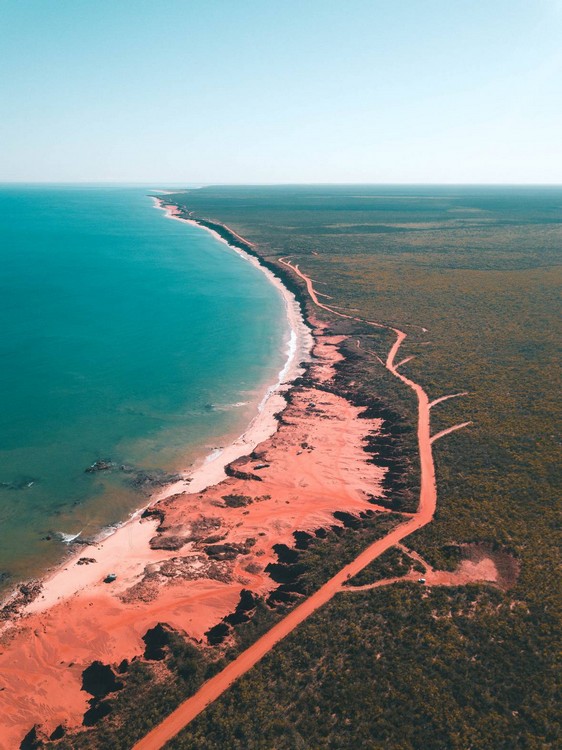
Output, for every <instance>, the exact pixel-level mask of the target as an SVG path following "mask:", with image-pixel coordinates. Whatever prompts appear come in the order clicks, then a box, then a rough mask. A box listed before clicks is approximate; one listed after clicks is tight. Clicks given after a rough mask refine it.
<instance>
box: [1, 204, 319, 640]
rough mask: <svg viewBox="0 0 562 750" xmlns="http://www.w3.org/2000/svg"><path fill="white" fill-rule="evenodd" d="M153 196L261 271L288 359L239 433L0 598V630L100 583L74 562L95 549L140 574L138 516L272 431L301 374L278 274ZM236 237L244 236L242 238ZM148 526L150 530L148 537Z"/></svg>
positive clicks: (91, 570) (293, 311)
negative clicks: (275, 296) (276, 299)
mask: <svg viewBox="0 0 562 750" xmlns="http://www.w3.org/2000/svg"><path fill="white" fill-rule="evenodd" d="M153 201H154V203H155V206H154V207H155V208H158V209H159V210H163V211H164V213H165V217H166V218H170V219H174V220H177V221H182V222H185V223H187V224H190V225H192V226H197V227H199V228H200V229H203V230H205V231H207V232H209V233H211V234H212V235H213V236H214V237H215V239H217V240H219V241H220V242H221V243H223V244H225V245H226V246H227V247H228V248H230V249H231V250H234V251H235V252H236V253H237V254H238V255H239V256H240V257H242V258H243V259H244V260H245V261H247V262H249V263H251V264H252V265H253V266H254V267H256V268H259V269H260V270H261V271H262V272H263V273H264V275H265V276H266V278H267V279H268V281H269V282H270V283H271V284H272V285H273V286H275V288H276V289H277V290H278V292H279V293H280V295H281V297H282V299H283V303H284V307H285V314H286V316H287V321H288V324H289V341H288V342H287V344H286V346H287V359H286V361H285V364H284V365H283V367H282V369H281V370H280V372H279V374H278V377H277V380H276V381H275V382H274V383H272V384H270V385H268V386H266V391H265V394H264V395H263V397H262V398H261V400H260V401H259V403H258V404H257V413H256V414H255V416H254V417H253V418H252V420H251V421H250V423H249V425H248V426H247V428H246V429H245V430H244V431H243V432H242V433H241V434H240V435H238V436H236V437H235V438H234V439H232V440H230V442H228V443H227V445H226V446H224V447H221V448H220V449H213V450H212V451H211V452H210V453H208V454H205V455H203V456H201V457H200V458H199V459H197V460H196V461H195V463H194V465H193V467H192V469H191V470H190V471H189V472H185V473H183V476H182V479H181V480H179V481H177V482H174V483H171V484H169V485H167V486H165V487H164V488H162V489H160V490H158V491H156V492H154V493H153V494H152V495H151V496H150V498H149V499H148V502H146V503H144V504H143V505H142V506H141V507H139V508H137V509H136V510H135V511H133V512H132V513H131V514H130V515H129V517H128V518H126V519H125V520H124V521H123V522H122V523H121V524H120V525H118V526H114V527H111V528H105V529H102V530H101V531H100V532H99V534H98V535H97V536H96V538H95V539H94V540H93V541H92V543H91V544H88V545H80V546H79V547H78V548H77V549H75V550H69V553H68V555H67V556H66V557H65V558H64V559H63V560H62V561H61V562H60V563H58V564H57V565H56V566H54V567H53V568H50V569H48V570H47V571H45V573H44V574H43V575H41V576H39V577H37V578H35V579H33V580H31V581H27V582H20V583H18V584H17V585H16V587H15V588H14V589H12V591H10V592H9V593H7V594H6V595H5V596H4V597H3V598H2V599H1V600H0V612H1V611H2V610H4V611H6V610H8V612H9V616H8V617H5V618H4V622H1V621H0V635H2V634H4V633H5V632H6V631H7V630H9V629H10V628H11V627H13V626H14V625H16V624H18V622H19V621H20V620H21V618H22V617H25V616H26V615H27V614H33V613H39V612H43V611H44V610H47V609H49V608H50V607H52V606H54V605H55V604H59V603H61V602H62V601H64V600H65V599H68V598H69V597H71V596H73V595H74V594H77V593H78V592H80V591H82V590H83V589H86V588H88V587H91V586H93V585H96V584H97V583H99V578H100V571H99V569H98V570H96V569H95V566H94V567H92V566H90V565H79V560H80V559H83V558H93V556H94V555H96V554H97V555H98V556H103V559H104V563H107V566H108V568H109V567H112V569H113V568H120V569H121V570H123V558H124V556H125V555H127V557H128V558H133V559H128V560H127V568H126V569H127V575H128V576H129V575H130V576H136V575H139V574H140V573H141V572H142V569H143V568H144V566H145V565H146V564H147V561H150V560H151V559H153V558H154V556H155V555H154V554H149V555H148V556H147V555H146V554H144V552H146V547H147V546H148V541H149V538H150V536H152V535H153V534H154V530H155V525H154V523H153V522H147V521H146V520H142V515H143V513H144V512H145V511H146V510H147V509H149V508H152V507H154V506H156V505H157V504H158V503H160V502H162V501H164V500H166V499H167V498H169V497H171V496H174V495H176V494H178V493H181V492H186V491H189V492H201V491H203V490H204V489H206V488H208V487H211V486H213V485H216V484H218V483H220V482H222V481H223V480H224V479H226V478H227V473H226V471H225V469H226V467H227V466H228V465H229V464H231V463H232V462H234V461H236V460H237V459H239V458H241V457H242V456H244V455H246V454H247V453H250V452H251V451H252V450H253V449H254V448H255V447H256V446H257V445H259V444H260V443H262V442H264V441H265V440H267V439H268V438H270V437H271V436H272V435H273V434H274V433H275V432H276V430H277V428H278V424H279V423H278V420H277V415H278V414H279V412H281V411H283V409H284V408H285V407H286V406H287V399H286V398H285V396H284V395H283V394H285V393H286V392H287V391H288V390H289V389H290V387H291V384H292V383H293V382H294V381H295V380H296V378H298V377H299V375H301V374H302V373H303V371H304V370H303V367H302V363H303V362H305V361H307V360H308V359H310V353H311V351H312V348H313V346H314V338H313V336H312V333H311V331H310V328H309V327H308V326H307V325H306V323H305V320H304V316H303V315H302V312H301V308H300V304H299V302H298V301H297V299H296V297H295V295H294V294H293V292H291V291H290V290H289V289H288V288H287V287H286V286H285V285H284V284H283V282H282V281H281V279H279V277H278V276H276V275H275V274H274V273H273V271H271V270H270V269H269V268H267V267H266V266H264V265H263V264H262V263H261V262H260V261H259V259H258V258H257V257H255V256H252V255H250V254H248V253H247V252H245V251H244V250H243V249H242V248H240V247H236V246H235V245H232V244H230V243H229V242H228V241H227V240H226V239H224V238H223V237H221V235H220V234H218V233H217V232H216V231H214V230H213V229H211V228H209V227H206V226H205V225H204V224H201V223H199V222H197V221H194V220H192V219H184V218H182V217H181V216H178V215H176V213H175V211H174V209H175V207H174V206H170V205H167V204H166V203H165V201H164V199H161V198H156V197H153ZM239 239H240V240H241V241H243V240H242V238H239ZM244 242H245V241H244ZM141 521H142V523H141ZM147 530H148V531H149V532H150V533H149V534H148V536H147ZM135 556H136V559H135ZM157 556H158V557H160V556H161V555H157ZM108 572H109V570H108ZM22 588H26V589H28V588H31V589H33V594H32V597H33V598H31V600H28V601H25V598H26V597H25V595H24V597H23V601H18V598H21V592H22Z"/></svg>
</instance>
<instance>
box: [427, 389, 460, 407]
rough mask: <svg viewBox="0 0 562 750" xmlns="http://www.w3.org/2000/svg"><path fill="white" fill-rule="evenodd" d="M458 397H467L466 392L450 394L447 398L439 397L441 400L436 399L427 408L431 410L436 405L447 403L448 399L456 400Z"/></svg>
mask: <svg viewBox="0 0 562 750" xmlns="http://www.w3.org/2000/svg"><path fill="white" fill-rule="evenodd" d="M459 396H468V391H462V392H461V393H451V394H449V395H448V396H441V398H436V399H435V401H432V402H431V403H430V404H429V408H430V409H431V408H432V407H433V406H437V404H440V403H442V402H443V401H447V400H448V399H450V398H458V397H459Z"/></svg>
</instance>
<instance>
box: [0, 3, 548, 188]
mask: <svg viewBox="0 0 562 750" xmlns="http://www.w3.org/2000/svg"><path fill="white" fill-rule="evenodd" d="M0 35H1V37H0V38H1V43H0V71H1V75H0V108H1V112H0V114H1V116H0V181H11V180H18V181H51V182H54V181H69V182H73V181H118V182H142V183H147V182H149V183H151V182H152V183H154V184H155V185H156V184H168V183H178V182H179V183H209V182H227V183H228V182H233V183H248V182H250V183H255V182H260V183H274V182H508V183H510V182H527V183H528V182H531V183H562V0H426V2H423V1H422V0H345V1H344V0H341V1H335V0H299V1H298V2H297V1H296V0H275V1H270V0H160V1H159V2H158V1H157V0H0Z"/></svg>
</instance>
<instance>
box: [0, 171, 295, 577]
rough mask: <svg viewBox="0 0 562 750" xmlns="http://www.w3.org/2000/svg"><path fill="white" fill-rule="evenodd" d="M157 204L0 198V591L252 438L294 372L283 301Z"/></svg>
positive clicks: (23, 190)
mask: <svg viewBox="0 0 562 750" xmlns="http://www.w3.org/2000/svg"><path fill="white" fill-rule="evenodd" d="M149 193H150V188H138V187H134V188H125V187H111V188H100V187H76V186H68V187H60V186H59V187H36V186H30V187H19V186H0V321H1V331H2V333H1V336H0V577H1V578H0V589H3V590H6V589H7V588H9V587H10V586H12V585H13V584H14V583H15V582H16V581H18V580H21V579H24V578H28V577H29V576H32V575H37V574H39V573H40V572H42V571H43V570H44V569H45V568H46V567H47V566H49V565H51V564H53V563H55V562H57V561H59V560H60V559H61V558H62V556H63V554H64V551H65V544H64V541H63V537H62V535H63V534H64V535H73V534H76V533H78V532H80V531H81V532H82V537H91V536H93V535H95V534H97V533H99V532H100V530H101V529H103V528H105V527H107V526H110V525H112V524H116V523H119V522H120V521H122V520H124V519H125V518H126V517H127V515H128V514H129V513H130V512H131V511H132V510H134V509H135V508H137V507H139V506H141V505H143V504H144V503H146V489H145V490H143V489H142V488H139V487H135V486H134V485H133V480H134V479H135V477H138V475H137V472H138V471H140V470H143V471H146V472H148V473H150V472H153V470H155V469H156V470H162V471H174V470H177V469H185V468H188V467H189V466H190V464H191V462H192V461H194V460H195V459H196V458H199V457H201V456H202V455H204V454H206V453H208V452H209V451H211V450H212V449H213V448H214V447H216V446H218V445H221V444H223V443H224V442H225V441H226V440H227V439H228V437H232V436H233V435H234V434H237V433H239V432H241V431H243V429H244V428H245V426H246V425H247V424H248V423H249V421H250V419H251V418H252V416H253V415H254V414H255V413H256V404H257V403H258V401H259V400H260V399H261V397H262V396H263V393H264V391H265V388H266V386H267V385H268V384H271V383H273V382H275V380H276V378H277V375H278V373H279V370H280V369H281V368H282V366H283V364H284V361H285V358H286V341H287V337H288V325H287V322H286V318H285V314H284V309H283V301H282V299H281V296H280V294H279V292H278V290H277V289H275V287H273V285H272V284H270V282H269V281H268V280H267V279H266V277H265V276H264V274H263V273H262V272H261V271H260V270H259V269H257V268H255V267H254V266H253V265H251V264H250V263H248V262H247V261H245V260H243V259H242V258H240V257H239V256H238V255H237V254H236V253H235V252H234V251H233V250H231V249H229V248H228V247H227V246H226V245H225V244H224V243H221V242H219V241H218V240H216V239H215V238H214V237H213V236H212V235H210V234H209V233H208V232H206V231H204V230H202V229H200V228H197V227H193V226H189V225H186V224H183V223H181V222H178V221H171V220H169V219H166V218H165V216H164V213H163V212H162V211H160V210H157V209H155V208H154V206H153V201H152V199H151V198H150V197H149ZM98 459H110V460H111V461H112V462H114V463H115V464H116V466H117V467H119V466H121V465H126V466H127V467H129V470H128V471H121V470H120V469H119V468H115V469H114V470H112V471H109V472H105V471H104V472H98V473H93V474H92V473H86V472H85V468H86V467H88V466H89V465H91V464H92V463H93V462H94V461H96V460H98Z"/></svg>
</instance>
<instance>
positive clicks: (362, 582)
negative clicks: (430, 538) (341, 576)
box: [348, 547, 424, 586]
mask: <svg viewBox="0 0 562 750" xmlns="http://www.w3.org/2000/svg"><path fill="white" fill-rule="evenodd" d="M412 569H415V570H417V571H418V572H419V573H423V571H424V567H423V565H420V563H419V562H417V560H416V561H414V560H412V559H411V558H410V557H408V555H407V554H406V553H405V552H402V550H401V549H398V547H392V548H391V549H389V550H387V551H386V552H384V553H383V554H382V555H381V556H380V557H377V559H376V560H373V562H372V563H370V564H369V565H367V567H366V568H363V570H361V571H360V572H359V573H357V575H356V576H353V578H351V579H350V580H349V581H348V584H349V586H366V585H368V584H369V583H376V581H382V580H384V579H385V578H394V577H396V576H403V575H406V573H409V572H410V570H412Z"/></svg>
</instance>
